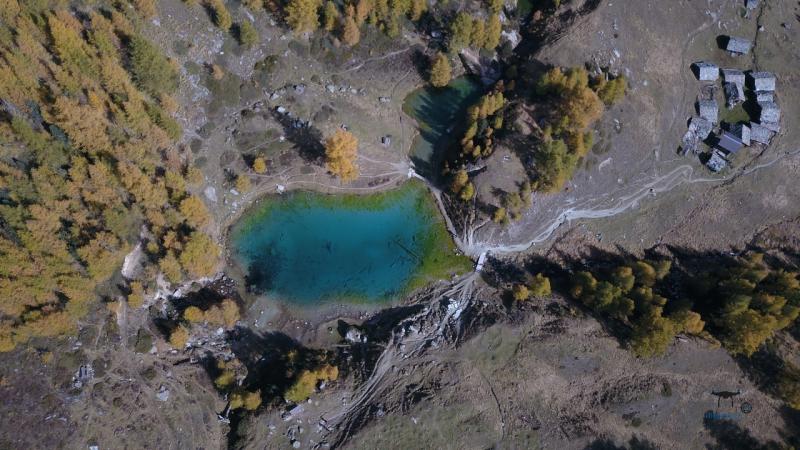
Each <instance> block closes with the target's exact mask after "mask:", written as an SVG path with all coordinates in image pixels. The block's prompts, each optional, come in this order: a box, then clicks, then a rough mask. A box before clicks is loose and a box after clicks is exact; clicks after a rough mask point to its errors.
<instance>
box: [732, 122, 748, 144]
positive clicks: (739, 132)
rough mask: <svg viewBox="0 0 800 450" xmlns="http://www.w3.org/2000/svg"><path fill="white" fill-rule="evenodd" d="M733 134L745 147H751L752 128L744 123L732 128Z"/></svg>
mask: <svg viewBox="0 0 800 450" xmlns="http://www.w3.org/2000/svg"><path fill="white" fill-rule="evenodd" d="M730 131H731V134H733V135H734V136H736V138H738V139H739V141H741V142H742V144H744V145H750V127H748V126H747V125H746V124H743V123H737V124H735V125H733V126H731V130H730Z"/></svg>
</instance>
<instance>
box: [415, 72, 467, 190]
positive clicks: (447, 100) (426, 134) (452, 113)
mask: <svg viewBox="0 0 800 450" xmlns="http://www.w3.org/2000/svg"><path fill="white" fill-rule="evenodd" d="M482 93H483V91H482V88H481V84H480V83H478V82H477V81H475V80H473V79H471V78H469V77H459V78H456V79H454V80H452V81H451V82H450V84H448V85H447V86H446V87H444V88H435V87H432V86H426V87H422V88H419V89H417V90H415V91H414V92H412V93H411V94H409V95H408V97H406V99H405V101H404V102H403V111H405V113H406V114H408V115H409V116H410V117H413V118H414V119H415V120H416V121H417V124H418V126H419V134H418V135H417V136H416V137H415V138H414V142H413V143H412V144H411V153H410V154H411V159H412V160H413V161H414V165H415V166H416V168H417V170H418V171H419V172H420V173H422V174H424V175H425V176H426V177H427V178H429V179H433V178H436V177H437V176H438V175H439V171H440V170H441V164H442V160H443V158H444V156H445V152H446V151H447V150H448V149H449V147H450V146H451V145H452V144H453V143H454V142H455V140H456V139H457V137H458V136H459V134H460V133H459V131H461V130H460V128H459V126H458V125H459V124H461V123H463V122H464V114H465V112H466V110H467V108H468V107H469V106H470V105H472V104H473V103H475V102H476V101H477V100H478V99H479V98H480V96H481V94H482Z"/></svg>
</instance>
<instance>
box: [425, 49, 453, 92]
mask: <svg viewBox="0 0 800 450" xmlns="http://www.w3.org/2000/svg"><path fill="white" fill-rule="evenodd" d="M452 77H453V68H452V67H451V66H450V60H448V59H447V55H445V54H444V53H439V54H438V55H436V59H434V60H433V66H431V77H430V81H431V86H433V87H445V86H447V84H448V83H450V79H451V78H452Z"/></svg>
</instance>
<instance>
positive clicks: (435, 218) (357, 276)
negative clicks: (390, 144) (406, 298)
mask: <svg viewBox="0 0 800 450" xmlns="http://www.w3.org/2000/svg"><path fill="white" fill-rule="evenodd" d="M230 236H231V237H230V239H231V244H232V248H233V258H234V261H235V262H236V264H238V265H239V266H240V268H241V269H242V270H243V271H244V272H245V280H246V283H247V285H248V286H249V287H250V288H251V289H254V290H255V291H256V292H257V293H259V294H265V295H268V296H269V297H271V298H276V299H279V300H282V301H286V302H288V303H291V304H295V305H301V306H314V305H318V304H321V303H327V302H334V301H349V302H352V301H381V300H391V299H394V298H397V297H398V296H400V295H402V294H403V293H404V292H406V291H408V290H409V289H413V288H416V287H419V286H421V285H424V284H425V283H427V282H428V281H430V280H433V279H436V278H445V277H447V276H449V275H450V274H451V273H453V272H462V271H464V270H468V269H469V268H470V265H471V262H470V261H469V260H468V259H467V258H465V257H462V256H457V255H456V254H455V251H454V250H455V249H454V245H453V243H452V240H451V238H450V236H449V234H448V233H447V231H446V229H445V226H444V224H443V222H442V220H441V218H440V216H439V212H438V210H437V209H436V207H435V205H434V204H433V202H432V199H431V197H430V194H429V193H428V192H427V189H426V188H425V187H424V186H422V185H421V184H420V183H407V184H406V185H404V186H403V187H401V188H399V189H396V190H394V191H389V192H386V193H381V194H375V195H368V196H358V195H343V196H333V195H325V194H314V193H309V192H295V193H290V194H286V195H283V196H281V197H270V198H267V199H264V200H263V201H262V202H261V203H260V204H258V205H256V206H254V207H253V208H252V209H251V210H250V211H248V212H247V213H246V214H245V215H244V217H243V218H242V219H241V220H239V222H237V223H236V224H235V225H234V226H233V228H232V230H231V235H230Z"/></svg>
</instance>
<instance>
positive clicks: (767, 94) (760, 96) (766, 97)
mask: <svg viewBox="0 0 800 450" xmlns="http://www.w3.org/2000/svg"><path fill="white" fill-rule="evenodd" d="M756 101H757V102H759V103H765V102H774V101H775V93H774V92H772V91H756Z"/></svg>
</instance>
